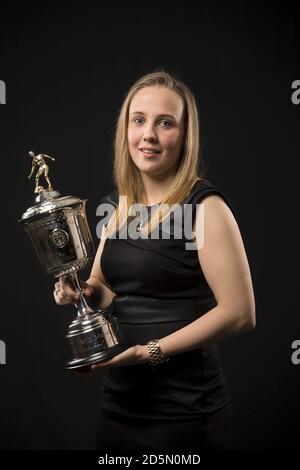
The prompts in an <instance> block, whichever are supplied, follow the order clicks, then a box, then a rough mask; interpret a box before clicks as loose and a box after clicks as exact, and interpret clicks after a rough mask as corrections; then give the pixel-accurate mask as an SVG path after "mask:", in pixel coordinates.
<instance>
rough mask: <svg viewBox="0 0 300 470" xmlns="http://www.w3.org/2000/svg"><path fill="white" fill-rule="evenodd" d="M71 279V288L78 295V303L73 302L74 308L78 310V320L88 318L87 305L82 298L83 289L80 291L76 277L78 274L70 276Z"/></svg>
mask: <svg viewBox="0 0 300 470" xmlns="http://www.w3.org/2000/svg"><path fill="white" fill-rule="evenodd" d="M70 277H71V281H72V283H73V286H74V288H75V291H76V294H78V295H79V300H78V302H75V306H76V308H77V309H78V314H77V316H78V318H84V317H88V315H89V311H90V309H89V306H88V304H87V301H86V300H85V297H84V294H83V292H84V289H82V287H81V285H80V280H79V277H78V274H77V273H72V274H71V275H70Z"/></svg>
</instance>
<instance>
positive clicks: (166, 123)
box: [160, 119, 171, 127]
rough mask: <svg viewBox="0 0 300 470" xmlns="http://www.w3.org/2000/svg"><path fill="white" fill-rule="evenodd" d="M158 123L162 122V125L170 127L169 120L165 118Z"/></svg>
mask: <svg viewBox="0 0 300 470" xmlns="http://www.w3.org/2000/svg"><path fill="white" fill-rule="evenodd" d="M160 124H163V127H170V126H171V122H170V121H168V120H167V119H162V120H161V121H160Z"/></svg>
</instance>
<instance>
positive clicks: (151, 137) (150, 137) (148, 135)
mask: <svg viewBox="0 0 300 470" xmlns="http://www.w3.org/2000/svg"><path fill="white" fill-rule="evenodd" d="M143 140H144V142H157V136H156V133H155V131H154V128H153V126H151V125H149V126H147V127H145V130H144V136H143Z"/></svg>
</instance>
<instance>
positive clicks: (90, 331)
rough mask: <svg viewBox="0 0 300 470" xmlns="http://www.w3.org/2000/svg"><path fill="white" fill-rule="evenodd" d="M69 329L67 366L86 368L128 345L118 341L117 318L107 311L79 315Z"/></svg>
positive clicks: (119, 351) (124, 348)
mask: <svg viewBox="0 0 300 470" xmlns="http://www.w3.org/2000/svg"><path fill="white" fill-rule="evenodd" d="M68 330H69V331H68V334H67V335H66V338H67V340H68V343H69V349H70V350H71V358H70V360H69V361H67V363H66V366H65V367H66V369H80V368H83V369H84V368H86V369H88V366H90V365H92V364H96V363H97V362H101V361H106V360H108V359H111V358H112V357H114V356H116V355H117V354H120V353H121V352H123V351H125V350H126V349H127V348H128V346H125V345H124V344H123V343H121V340H120V335H119V327H118V323H117V320H116V318H115V317H113V316H112V315H111V314H110V313H109V312H108V311H107V310H97V311H95V312H91V313H89V314H87V315H85V316H83V317H81V316H78V317H77V318H76V319H75V320H74V321H73V322H72V323H71V325H70V326H69V329H68Z"/></svg>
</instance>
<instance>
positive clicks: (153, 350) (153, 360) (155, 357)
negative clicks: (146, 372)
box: [146, 339, 169, 367]
mask: <svg viewBox="0 0 300 470" xmlns="http://www.w3.org/2000/svg"><path fill="white" fill-rule="evenodd" d="M158 341H159V340H158V339H151V340H150V341H147V343H146V344H147V348H148V351H149V357H150V360H149V364H150V365H151V366H153V367H155V366H158V365H160V364H164V363H166V362H168V360H169V358H168V357H166V356H165V355H164V354H163V353H162V352H161V349H160V346H159V342H158Z"/></svg>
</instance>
